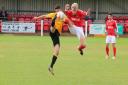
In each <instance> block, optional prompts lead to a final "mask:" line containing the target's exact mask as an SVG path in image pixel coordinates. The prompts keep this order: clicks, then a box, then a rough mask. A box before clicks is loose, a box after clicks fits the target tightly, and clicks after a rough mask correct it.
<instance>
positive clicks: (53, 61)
mask: <svg viewBox="0 0 128 85" xmlns="http://www.w3.org/2000/svg"><path fill="white" fill-rule="evenodd" d="M56 60H57V57H56V56H54V55H53V57H52V62H51V65H50V67H51V68H53V65H54V64H55V62H56Z"/></svg>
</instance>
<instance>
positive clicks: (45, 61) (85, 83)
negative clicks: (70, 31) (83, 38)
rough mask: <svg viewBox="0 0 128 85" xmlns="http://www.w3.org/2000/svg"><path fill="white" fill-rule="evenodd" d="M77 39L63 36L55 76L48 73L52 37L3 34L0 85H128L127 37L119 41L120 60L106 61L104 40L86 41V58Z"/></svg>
mask: <svg viewBox="0 0 128 85" xmlns="http://www.w3.org/2000/svg"><path fill="white" fill-rule="evenodd" d="M77 45H78V40H77V38H76V37H61V52H60V56H59V58H58V61H57V63H56V65H55V68H54V71H55V76H52V75H50V74H49V72H48V66H49V64H50V61H51V55H52V50H51V48H52V43H51V39H50V37H48V36H47V37H46V36H45V37H40V36H12V35H0V85H128V38H119V39H117V59H116V60H115V61H114V60H112V58H111V57H112V48H111V51H110V52H111V53H110V55H111V56H110V59H108V60H105V38H87V49H86V50H85V53H84V55H83V56H81V55H80V54H79V53H78V51H77Z"/></svg>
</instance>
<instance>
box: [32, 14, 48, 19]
mask: <svg viewBox="0 0 128 85" xmlns="http://www.w3.org/2000/svg"><path fill="white" fill-rule="evenodd" d="M44 17H47V15H41V16H38V17H34V19H40V18H44Z"/></svg>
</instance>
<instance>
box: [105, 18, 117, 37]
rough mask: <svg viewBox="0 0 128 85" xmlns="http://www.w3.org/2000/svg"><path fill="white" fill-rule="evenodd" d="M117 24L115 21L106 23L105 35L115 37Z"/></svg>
mask: <svg viewBox="0 0 128 85" xmlns="http://www.w3.org/2000/svg"><path fill="white" fill-rule="evenodd" d="M116 30H117V23H116V21H115V20H107V21H106V32H107V35H111V36H116Z"/></svg>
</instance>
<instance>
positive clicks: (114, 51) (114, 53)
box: [113, 47, 116, 57]
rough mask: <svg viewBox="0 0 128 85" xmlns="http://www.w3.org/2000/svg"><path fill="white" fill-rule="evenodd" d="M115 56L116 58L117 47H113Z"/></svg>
mask: <svg viewBox="0 0 128 85" xmlns="http://www.w3.org/2000/svg"><path fill="white" fill-rule="evenodd" d="M113 55H114V56H115V57H116V47H113Z"/></svg>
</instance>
